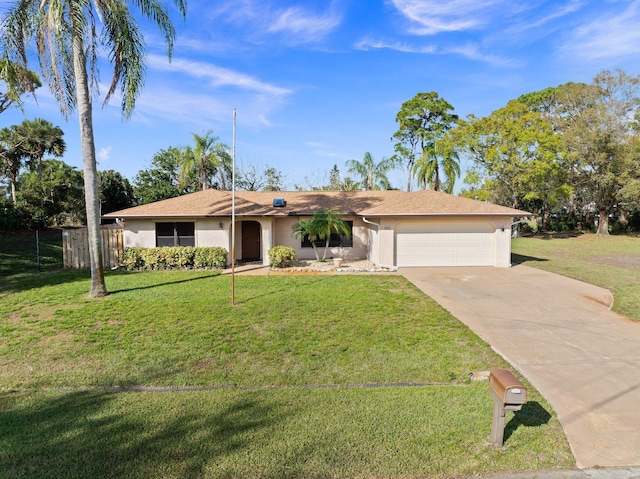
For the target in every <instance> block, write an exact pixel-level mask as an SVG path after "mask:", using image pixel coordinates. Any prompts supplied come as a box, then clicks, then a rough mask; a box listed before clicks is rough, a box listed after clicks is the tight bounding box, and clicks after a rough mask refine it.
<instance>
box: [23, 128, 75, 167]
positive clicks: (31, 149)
mask: <svg viewBox="0 0 640 479" xmlns="http://www.w3.org/2000/svg"><path fill="white" fill-rule="evenodd" d="M17 131H18V132H19V134H20V135H21V136H22V137H23V139H24V141H23V142H22V149H23V150H24V152H25V154H26V156H27V158H28V162H29V163H30V166H31V167H32V168H34V169H35V170H36V171H37V172H38V178H41V176H42V159H43V158H44V155H52V156H55V157H60V156H62V155H64V152H65V150H66V149H67V145H66V143H65V142H64V139H63V138H62V137H63V136H64V132H63V131H62V129H61V128H60V127H57V126H53V124H52V123H51V122H49V121H47V120H44V119H42V118H36V119H35V120H33V121H29V120H24V121H23V122H22V123H21V124H20V125H19V126H18V127H17Z"/></svg>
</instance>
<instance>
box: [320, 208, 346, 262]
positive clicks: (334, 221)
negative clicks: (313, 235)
mask: <svg viewBox="0 0 640 479" xmlns="http://www.w3.org/2000/svg"><path fill="white" fill-rule="evenodd" d="M342 216H343V215H342V213H340V212H339V211H335V210H330V209H329V208H322V209H321V210H320V211H316V212H315V214H314V215H313V221H315V223H316V228H317V232H318V238H320V239H323V240H325V244H324V253H323V255H322V259H321V260H320V261H325V260H326V258H327V250H328V249H329V242H330V241H331V234H332V233H338V234H344V235H347V236H350V235H351V230H350V229H349V227H348V226H347V224H346V223H345V222H344V221H343V220H342Z"/></svg>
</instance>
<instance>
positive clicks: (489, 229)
mask: <svg viewBox="0 0 640 479" xmlns="http://www.w3.org/2000/svg"><path fill="white" fill-rule="evenodd" d="M494 230H495V229H494V227H493V226H492V225H490V224H440V225H426V224H404V225H398V227H397V228H396V260H397V265H398V266H493V264H494V239H495V234H494Z"/></svg>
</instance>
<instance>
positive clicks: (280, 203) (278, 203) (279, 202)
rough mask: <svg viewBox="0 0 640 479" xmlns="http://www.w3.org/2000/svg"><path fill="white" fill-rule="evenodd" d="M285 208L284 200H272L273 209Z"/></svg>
mask: <svg viewBox="0 0 640 479" xmlns="http://www.w3.org/2000/svg"><path fill="white" fill-rule="evenodd" d="M285 206H287V202H286V200H285V199H284V198H274V200H273V207H274V208H284V207H285Z"/></svg>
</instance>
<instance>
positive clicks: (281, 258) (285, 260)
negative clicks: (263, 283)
mask: <svg viewBox="0 0 640 479" xmlns="http://www.w3.org/2000/svg"><path fill="white" fill-rule="evenodd" d="M268 253H269V263H271V267H272V268H287V267H289V266H292V265H293V262H294V261H295V260H296V251H295V250H294V249H293V248H291V247H290V246H274V247H273V248H271V249H270V250H269V251H268Z"/></svg>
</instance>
